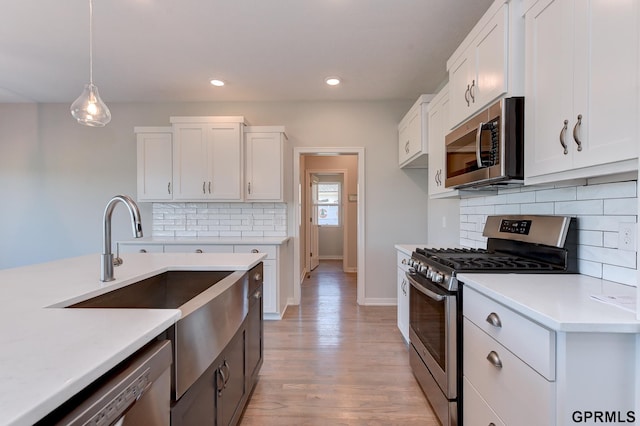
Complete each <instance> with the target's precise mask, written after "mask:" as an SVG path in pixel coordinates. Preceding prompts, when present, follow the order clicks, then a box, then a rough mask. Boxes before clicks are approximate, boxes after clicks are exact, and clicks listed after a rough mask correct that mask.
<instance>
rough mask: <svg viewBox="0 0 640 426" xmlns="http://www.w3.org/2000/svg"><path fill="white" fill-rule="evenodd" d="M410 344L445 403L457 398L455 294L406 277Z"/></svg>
mask: <svg viewBox="0 0 640 426" xmlns="http://www.w3.org/2000/svg"><path fill="white" fill-rule="evenodd" d="M407 278H408V279H409V282H410V283H411V289H410V293H409V326H410V341H411V344H412V345H413V346H414V348H415V349H416V351H417V353H418V354H419V355H420V357H421V358H422V361H423V362H424V364H425V365H426V366H427V368H428V369H429V372H430V373H431V375H432V376H433V378H434V379H435V380H436V382H437V384H438V386H439V387H440V390H441V391H442V392H443V393H444V395H445V396H446V398H447V399H449V400H451V399H455V398H457V393H458V389H457V382H458V349H459V348H458V330H457V314H458V307H457V294H456V293H450V292H448V291H446V290H444V289H442V288H439V287H437V286H436V285H434V284H432V283H431V282H430V281H428V280H426V279H424V278H422V277H420V276H418V275H416V274H411V273H409V272H408V273H407Z"/></svg>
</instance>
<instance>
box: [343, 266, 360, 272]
mask: <svg viewBox="0 0 640 426" xmlns="http://www.w3.org/2000/svg"><path fill="white" fill-rule="evenodd" d="M344 272H346V273H349V274H353V273H356V272H358V267H356V266H352V267H351V268H346V269H345V270H344Z"/></svg>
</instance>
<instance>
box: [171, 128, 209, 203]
mask: <svg viewBox="0 0 640 426" xmlns="http://www.w3.org/2000/svg"><path fill="white" fill-rule="evenodd" d="M173 136H174V144H173V165H174V168H173V184H174V193H173V198H174V199H175V200H206V199H207V198H208V195H207V183H208V181H209V167H208V164H207V160H208V158H207V126H206V125H203V124H196V123H194V124H174V125H173Z"/></svg>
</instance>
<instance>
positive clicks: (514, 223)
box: [500, 219, 531, 235]
mask: <svg viewBox="0 0 640 426" xmlns="http://www.w3.org/2000/svg"><path fill="white" fill-rule="evenodd" d="M529 231H531V221H530V220H512V219H503V220H502V221H501V222H500V232H507V233H509V234H519V235H529Z"/></svg>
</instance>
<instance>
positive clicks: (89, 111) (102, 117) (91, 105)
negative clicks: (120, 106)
mask: <svg viewBox="0 0 640 426" xmlns="http://www.w3.org/2000/svg"><path fill="white" fill-rule="evenodd" d="M71 115H72V116H73V118H75V119H76V120H78V123H80V124H84V125H85V126H91V127H103V126H104V125H105V124H107V123H108V122H110V121H111V111H109V108H107V105H105V103H104V102H102V99H100V95H99V94H98V88H97V87H96V86H95V84H93V0H89V84H85V86H84V90H83V91H82V94H81V95H80V96H79V97H78V99H76V100H75V101H74V102H73V103H72V104H71Z"/></svg>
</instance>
